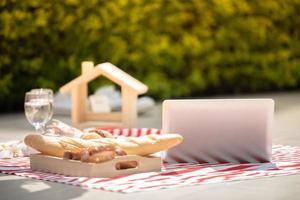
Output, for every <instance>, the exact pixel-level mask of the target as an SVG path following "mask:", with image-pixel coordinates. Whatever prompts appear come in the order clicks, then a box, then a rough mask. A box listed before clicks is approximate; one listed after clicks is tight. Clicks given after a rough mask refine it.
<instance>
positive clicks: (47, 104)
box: [24, 92, 53, 134]
mask: <svg viewBox="0 0 300 200" xmlns="http://www.w3.org/2000/svg"><path fill="white" fill-rule="evenodd" d="M50 98H51V96H50V95H49V94H48V93H47V92H27V93H26V95H25V103H24V108H25V115H26V118H27V120H28V121H29V123H30V124H32V125H33V126H34V127H35V129H36V131H37V132H40V133H41V134H44V127H45V125H46V123H47V122H48V121H49V120H50V119H51V115H52V113H53V105H52V103H51V100H50Z"/></svg>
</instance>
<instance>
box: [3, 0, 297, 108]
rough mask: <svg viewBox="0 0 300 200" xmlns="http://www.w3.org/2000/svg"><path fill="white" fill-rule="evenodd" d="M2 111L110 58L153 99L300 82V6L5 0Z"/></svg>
mask: <svg viewBox="0 0 300 200" xmlns="http://www.w3.org/2000/svg"><path fill="white" fill-rule="evenodd" d="M0 2H1V3H0V105H1V111H5V110H16V109H20V108H21V107H22V106H23V99H24V93H25V91H27V90H29V89H31V88H36V87H49V88H52V89H55V90H56V89H58V88H59V87H60V86H62V85H63V84H65V83H67V82H68V81H69V80H71V79H72V78H74V77H76V76H78V75H79V73H80V63H81V62H82V61H84V60H91V61H94V62H95V63H101V62H106V61H109V62H111V63H113V64H115V65H116V66H119V67H120V68H122V69H123V70H125V71H127V72H128V73H130V74H132V75H133V76H135V77H136V78H138V79H140V80H142V81H143V82H145V83H146V84H147V85H148V86H149V88H150V90H149V93H148V94H149V95H152V96H154V97H156V98H159V99H163V98H169V97H184V96H200V95H203V94H224V93H241V92H258V91H270V90H272V91H274V90H282V89H293V88H297V87H298V86H299V85H300V0H263V1H262V0H251V1H250V0H249V1H247V0H238V1H237V0H190V1H182V0H172V1H171V0H147V1H143V0H131V1H129V0H128V1H127V0H114V1H106V0H89V1H84V0H64V1H60V0H52V1H42V0H22V1H19V0H0Z"/></svg>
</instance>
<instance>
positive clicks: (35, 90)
mask: <svg viewBox="0 0 300 200" xmlns="http://www.w3.org/2000/svg"><path fill="white" fill-rule="evenodd" d="M30 92H33V93H38V94H42V93H46V94H48V95H49V96H48V99H49V102H50V103H51V107H52V109H51V113H50V116H49V120H48V121H50V120H51V119H52V116H53V102H54V98H53V90H51V89H48V88H37V89H32V90H30Z"/></svg>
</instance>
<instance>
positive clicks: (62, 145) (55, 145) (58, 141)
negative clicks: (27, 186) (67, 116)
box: [24, 134, 182, 157]
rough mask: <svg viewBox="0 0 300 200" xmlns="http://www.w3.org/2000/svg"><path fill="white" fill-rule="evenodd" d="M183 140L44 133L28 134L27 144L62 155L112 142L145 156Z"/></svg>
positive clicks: (147, 136)
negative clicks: (66, 135)
mask: <svg viewBox="0 0 300 200" xmlns="http://www.w3.org/2000/svg"><path fill="white" fill-rule="evenodd" d="M181 141H182V136H181V135H178V134H163V135H145V136H141V137H118V138H99V139H92V140H83V139H80V138H69V137H58V138H55V139H53V138H51V137H47V136H42V135H28V136H26V137H25V140H24V142H25V144H27V145H28V146H30V147H32V148H34V149H36V150H37V151H39V152H41V153H43V154H46V155H51V156H58V157H62V156H63V154H64V152H65V151H70V152H73V153H77V152H80V151H81V150H82V149H84V148H91V147H97V146H102V145H107V144H111V145H113V146H116V147H118V148H120V149H122V150H123V151H125V152H126V154H129V155H140V156H145V155H149V154H153V153H156V152H159V151H163V150H166V149H169V148H171V147H173V146H175V145H177V144H179V143H181Z"/></svg>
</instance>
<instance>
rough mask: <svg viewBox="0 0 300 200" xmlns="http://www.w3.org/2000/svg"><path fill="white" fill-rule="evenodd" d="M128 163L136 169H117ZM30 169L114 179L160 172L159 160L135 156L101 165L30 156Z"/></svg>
mask: <svg viewBox="0 0 300 200" xmlns="http://www.w3.org/2000/svg"><path fill="white" fill-rule="evenodd" d="M128 161H135V162H136V164H137V165H136V167H134V168H128V169H117V166H120V164H122V163H123V164H124V163H125V162H128ZM30 167H31V169H32V170H37V171H44V172H51V173H57V174H63V175H67V176H84V177H90V178H92V177H103V178H108V177H114V176H121V175H129V174H136V173H143V172H154V171H161V158H160V157H154V156H148V157H142V156H137V155H127V156H119V157H116V158H115V159H113V160H110V161H107V162H103V163H84V162H80V161H77V160H66V159H62V158H58V157H53V156H47V155H42V154H32V155H30Z"/></svg>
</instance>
